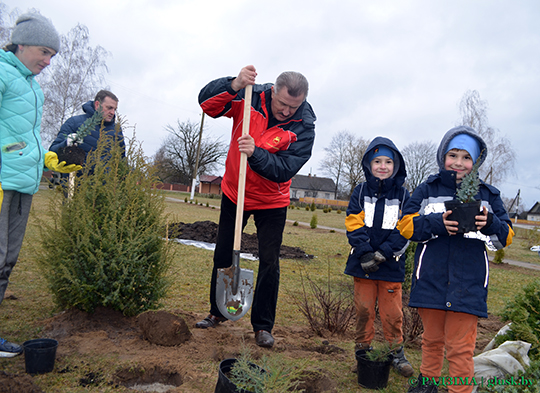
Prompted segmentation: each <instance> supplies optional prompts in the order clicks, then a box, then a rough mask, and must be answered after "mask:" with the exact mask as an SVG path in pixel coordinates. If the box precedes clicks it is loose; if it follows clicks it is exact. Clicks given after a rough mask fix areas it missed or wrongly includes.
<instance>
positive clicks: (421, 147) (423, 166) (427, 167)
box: [401, 141, 439, 192]
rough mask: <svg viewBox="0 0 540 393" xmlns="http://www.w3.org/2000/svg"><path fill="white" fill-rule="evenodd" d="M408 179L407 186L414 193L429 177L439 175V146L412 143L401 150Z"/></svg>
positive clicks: (425, 142) (430, 143) (426, 143)
mask: <svg viewBox="0 0 540 393" xmlns="http://www.w3.org/2000/svg"><path fill="white" fill-rule="evenodd" d="M401 154H402V156H403V160H404V161H405V167H406V168H407V179H406V180H405V186H406V187H407V189H408V190H409V191H410V192H413V191H414V190H415V188H416V187H418V186H419V185H420V183H422V182H424V181H425V180H426V179H427V178H428V176H429V175H431V174H433V173H437V172H438V170H439V167H438V165H437V145H436V144H435V143H434V142H432V141H424V142H411V143H409V144H408V145H407V146H405V147H404V148H403V150H401Z"/></svg>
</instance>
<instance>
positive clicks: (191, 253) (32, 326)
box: [0, 190, 540, 393]
mask: <svg viewBox="0 0 540 393" xmlns="http://www.w3.org/2000/svg"><path fill="white" fill-rule="evenodd" d="M51 192H52V191H50V190H40V191H39V192H38V193H37V194H36V195H35V197H34V202H33V207H32V214H31V218H30V223H29V225H28V229H27V233H26V237H25V241H24V245H23V248H22V250H21V254H20V259H19V262H18V264H17V266H16V267H15V269H14V271H13V274H12V276H11V283H10V286H9V288H8V291H9V292H10V293H12V294H13V295H14V296H15V297H16V298H17V299H16V300H7V299H6V300H5V301H4V302H3V304H2V306H1V312H0V326H1V331H0V336H1V337H6V338H9V339H10V340H13V341H15V342H19V343H22V342H23V341H25V340H28V339H30V338H35V337H39V336H40V332H41V330H42V329H43V326H44V324H45V320H46V319H47V318H50V317H52V316H53V315H55V314H56V313H58V312H61V311H62V310H58V309H57V308H56V307H55V305H54V303H53V298H52V295H51V294H50V292H49V290H48V289H47V284H46V282H45V280H44V279H43V277H41V273H40V271H39V270H38V268H37V267H36V264H35V261H34V260H33V254H34V252H35V251H34V250H35V247H39V237H38V228H36V226H35V221H34V217H35V215H39V214H41V212H43V211H44V210H45V209H46V207H47V202H48V195H50V193H51ZM165 195H166V196H167V197H168V199H167V213H168V214H169V222H178V221H182V222H185V223H192V222H195V221H203V220H210V221H214V222H217V221H218V216H219V210H218V209H217V208H212V206H214V207H215V206H219V204H220V203H219V202H220V201H219V199H213V198H205V197H201V196H197V197H196V199H197V203H189V202H188V203H185V202H184V200H185V197H186V196H187V198H188V200H189V194H185V193H175V192H165ZM201 204H202V206H201ZM207 204H208V207H207ZM314 213H316V214H317V216H318V224H319V225H320V226H327V227H332V228H337V229H345V226H344V220H345V214H344V212H342V213H341V214H338V213H337V212H336V211H335V210H334V211H332V212H330V213H323V212H322V211H321V210H317V211H316V212H311V211H306V210H305V209H290V210H289V211H288V219H289V220H292V221H298V222H307V223H309V222H310V220H311V217H312V215H313V214H314ZM246 231H247V232H250V233H252V232H254V231H255V227H254V225H253V223H252V220H250V223H249V224H248V227H247V228H246ZM520 232H521V231H519V230H518V238H517V239H516V240H515V241H514V244H513V245H512V246H511V248H510V249H509V250H508V251H507V254H506V257H507V258H510V259H516V260H525V259H526V258H525V256H527V255H528V254H527V251H528V249H527V248H526V247H525V246H524V245H523V243H524V242H525V233H524V232H522V233H521V237H519V236H520ZM283 243H284V244H285V245H288V246H293V247H300V248H302V249H303V250H304V251H306V253H308V254H312V255H315V258H314V259H311V260H302V261H297V260H282V261H281V285H280V297H279V302H278V311H277V321H276V326H281V327H284V328H288V327H294V326H297V325H307V321H306V320H305V319H304V317H303V316H302V315H301V313H300V311H299V309H298V307H297V306H296V304H295V301H294V300H295V298H296V297H297V296H299V293H300V290H301V286H300V280H301V275H302V277H305V276H306V275H309V277H310V278H311V279H312V280H314V281H315V282H318V283H321V284H325V285H330V286H331V287H332V288H336V289H338V288H339V289H341V290H345V291H351V288H352V278H351V277H349V276H345V275H344V274H343V270H344V267H345V263H346V260H347V255H348V252H349V246H348V243H347V238H346V236H345V235H344V234H343V233H340V232H332V231H330V230H326V229H320V228H318V229H311V228H309V227H306V226H294V225H292V223H288V224H287V225H286V228H285V231H284V241H283ZM175 251H176V253H175V258H174V263H173V266H172V268H171V270H170V272H169V275H170V277H171V279H172V282H173V284H172V286H171V288H170V290H169V293H168V295H167V297H166V298H165V299H163V307H162V309H164V310H184V311H186V312H196V313H201V312H205V311H206V310H207V309H208V300H207V298H208V286H209V272H210V270H211V266H212V252H211V251H207V250H202V249H198V248H195V247H191V246H184V245H180V244H178V245H177V246H175ZM529 253H530V254H533V256H535V257H536V258H538V255H537V254H536V253H531V252H530V251H529ZM532 259H534V258H532ZM531 262H535V261H532V260H531ZM242 265H243V266H242V267H246V268H249V269H253V270H255V272H256V270H257V263H256V262H250V261H244V260H242ZM538 279H540V271H536V270H527V269H523V268H513V267H507V268H504V269H502V268H495V269H492V271H491V276H490V291H489V297H488V308H489V310H490V313H492V314H499V313H500V312H501V311H502V309H503V308H504V304H505V302H506V301H508V300H509V299H512V298H513V297H514V295H515V294H516V293H517V292H518V291H519V290H520V288H521V287H523V286H524V285H525V284H527V283H529V282H532V281H534V280H538ZM313 340H314V341H322V340H324V339H323V338H320V337H319V338H317V337H315V338H313ZM332 343H333V344H335V345H336V346H338V347H341V348H343V349H345V350H346V351H347V352H349V353H352V352H353V347H354V343H353V342H352V340H351V339H344V338H340V337H336V336H334V337H332ZM270 356H272V352H270ZM407 356H408V357H409V360H410V361H411V363H413V366H414V367H415V370H417V371H418V368H419V365H420V360H421V356H420V351H419V350H417V349H412V348H409V349H408V350H407ZM350 359H351V357H349V358H348V360H344V361H338V360H332V361H328V362H322V363H321V364H320V365H319V366H320V367H323V368H325V369H327V370H329V371H330V372H331V374H332V376H333V378H335V380H337V382H338V391H339V392H349V391H350V392H355V391H358V385H357V383H356V380H355V374H352V373H351V372H350V369H351V367H352V366H353V364H352V362H351V361H350ZM82 360H83V361H85V362H87V363H96V364H103V365H104V367H109V368H114V367H115V364H114V363H108V362H109V360H108V359H106V358H100V357H98V358H96V357H94V356H92V355H88V357H87V358H86V359H82ZM18 361H19V360H14V359H0V368H1V369H3V370H4V371H6V372H8V373H10V372H15V371H16V370H18V368H17V367H19V366H16V364H17V363H16V362H18ZM291 361H292V362H294V361H296V360H294V359H293V360H291ZM215 366H216V363H212V364H205V365H201V367H210V368H211V367H215ZM70 378H71V379H73V380H76V378H77V374H73V373H71V374H70V375H69V376H68V375H65V376H64V375H63V374H59V373H56V372H55V373H51V374H46V375H42V376H38V377H35V382H36V383H37V384H38V385H39V386H40V387H41V388H42V389H43V390H44V391H46V392H49V391H51V392H52V391H56V390H51V389H53V387H54V386H62V384H64V385H65V386H66V390H61V391H66V392H71V391H81V392H82V391H89V392H102V391H103V392H105V391H107V392H108V391H116V390H115V388H113V387H88V388H85V389H84V390H76V389H75V388H69V386H72V385H71V384H72V383H75V382H72V381H71V379H70ZM404 381H405V380H404V379H403V378H402V377H399V376H398V375H397V374H396V373H394V372H391V379H390V384H389V387H388V388H387V389H385V390H384V392H391V393H394V392H395V393H398V392H402V391H403V384H404ZM119 389H120V390H118V391H128V390H125V389H124V388H119ZM0 390H1V389H0ZM179 391H182V390H179Z"/></svg>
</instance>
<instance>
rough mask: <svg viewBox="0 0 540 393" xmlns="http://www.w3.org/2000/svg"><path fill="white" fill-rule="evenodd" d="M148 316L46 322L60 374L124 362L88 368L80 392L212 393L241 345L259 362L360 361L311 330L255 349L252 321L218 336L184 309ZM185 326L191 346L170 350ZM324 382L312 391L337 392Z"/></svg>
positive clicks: (99, 315)
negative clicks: (97, 360)
mask: <svg viewBox="0 0 540 393" xmlns="http://www.w3.org/2000/svg"><path fill="white" fill-rule="evenodd" d="M145 314H146V315H147V316H146V317H144V318H141V317H139V318H137V317H125V316H123V315H122V314H121V313H120V312H117V311H113V310H110V309H106V308H98V309H97V310H96V311H95V313H94V314H87V313H84V312H81V311H79V310H69V311H66V312H63V313H61V314H59V315H57V316H55V317H54V318H51V319H50V320H48V321H47V323H46V327H45V330H44V334H45V335H46V336H47V337H51V338H55V339H57V340H58V341H59V342H60V344H59V346H58V351H57V361H56V367H55V370H56V372H59V373H70V372H74V371H75V370H74V369H73V367H72V366H67V365H66V364H67V363H68V362H67V359H68V358H73V357H77V356H80V357H81V358H87V357H88V356H97V357H111V358H117V359H118V361H117V362H116V363H117V367H118V368H117V369H116V370H114V372H112V374H111V371H113V370H107V369H103V368H101V367H100V366H97V365H96V366H92V365H90V364H85V363H81V365H80V366H79V368H81V367H86V368H87V369H88V370H87V371H86V374H85V375H86V376H87V378H83V379H84V381H83V380H81V381H80V383H79V384H80V386H92V384H93V385H95V386H114V387H116V388H119V389H120V388H121V387H123V386H124V387H133V386H134V385H135V384H136V383H138V384H140V383H143V382H144V383H146V384H156V383H158V384H166V381H169V384H171V385H169V386H168V390H163V391H167V392H212V391H213V389H214V388H215V385H216V382H217V367H216V366H215V362H219V361H221V360H224V359H226V358H234V357H237V356H238V355H239V354H240V348H241V346H242V343H244V344H245V345H247V346H249V347H250V350H251V353H252V355H253V357H254V358H255V359H259V358H260V357H261V356H262V354H263V353H266V352H268V351H275V352H279V353H282V354H283V355H284V356H286V357H289V358H297V359H305V358H310V359H312V360H313V362H314V364H317V362H318V361H322V360H332V359H334V360H338V361H343V360H346V359H349V358H350V361H351V364H352V362H354V355H353V354H352V353H348V352H350V351H346V350H345V349H342V348H340V347H339V346H338V345H339V344H338V342H337V341H333V340H328V341H325V342H324V344H323V345H322V346H321V344H317V343H316V341H314V340H313V337H314V335H313V333H312V332H311V331H310V330H309V329H308V328H307V327H300V326H295V327H293V328H287V329H285V328H281V327H276V328H275V330H274V332H273V334H274V337H275V340H276V343H275V345H274V347H273V348H272V349H262V348H259V347H257V346H256V345H255V340H254V333H253V332H252V331H251V325H250V322H249V320H248V319H246V320H240V321H237V322H231V321H227V322H225V323H222V324H220V325H219V326H218V327H216V328H213V329H196V328H194V326H195V323H196V322H197V321H199V320H201V319H202V318H204V316H205V315H202V314H194V313H186V312H183V311H181V310H178V311H174V312H172V313H168V312H163V311H161V312H156V313H150V314H148V313H145ZM145 314H143V315H145ZM179 320H182V321H185V323H186V327H187V329H188V331H189V333H188V334H186V330H185V329H184V328H183V327H182V328H181V329H180V330H181V331H182V334H183V335H184V337H188V339H187V340H186V341H185V342H183V343H182V344H178V345H174V346H171V345H169V344H170V343H171V342H173V341H174V340H175V339H176V336H177V333H178V329H174V328H172V329H171V328H170V325H171V323H175V322H176V324H177V325H182V323H180V322H179ZM171 321H172V322H171ZM149 325H152V327H153V335H154V336H157V337H159V340H161V341H162V342H166V343H167V345H166V346H165V345H157V344H155V343H153V342H151V341H150V340H148V339H146V338H145V337H146V335H145V333H144V330H145V329H148V327H149ZM157 330H160V331H159V332H157ZM340 340H352V337H340ZM154 341H155V340H154ZM323 347H324V348H323ZM79 372H80V370H79ZM315 372H316V370H315V369H314V370H313V373H315ZM310 375H311V374H310ZM90 377H92V378H90ZM310 378H311V379H310ZM310 378H306V381H304V384H308V385H309V384H310V381H314V382H313V384H315V383H317V381H318V380H317V379H314V378H313V377H310ZM324 378H325V380H326V382H325V384H324V386H327V387H328V390H320V387H319V388H318V389H319V390H311V391H317V392H336V390H335V389H336V388H335V386H336V384H335V383H332V381H327V380H328V376H325V377H324ZM171 381H174V384H173V382H171ZM319 382H320V381H319ZM175 384H176V385H175ZM304 386H306V385H304ZM314 388H315V387H314ZM147 391H153V390H147ZM154 391H158V390H154Z"/></svg>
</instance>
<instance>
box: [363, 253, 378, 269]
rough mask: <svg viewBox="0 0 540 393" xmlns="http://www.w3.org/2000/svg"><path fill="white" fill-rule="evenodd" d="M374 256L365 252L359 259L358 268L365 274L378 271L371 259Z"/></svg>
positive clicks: (375, 263)
mask: <svg viewBox="0 0 540 393" xmlns="http://www.w3.org/2000/svg"><path fill="white" fill-rule="evenodd" d="M374 257H375V254H374V253H372V252H367V253H365V254H364V255H362V256H361V257H360V258H359V261H360V266H362V269H363V270H364V271H365V272H366V273H373V272H376V271H377V270H379V266H377V262H375V260H374V259H373V258H374Z"/></svg>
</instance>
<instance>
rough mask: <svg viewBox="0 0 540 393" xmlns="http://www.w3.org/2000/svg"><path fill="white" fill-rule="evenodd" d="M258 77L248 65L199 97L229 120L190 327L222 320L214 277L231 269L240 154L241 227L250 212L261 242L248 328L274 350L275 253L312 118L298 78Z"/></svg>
mask: <svg viewBox="0 0 540 393" xmlns="http://www.w3.org/2000/svg"><path fill="white" fill-rule="evenodd" d="M256 76H257V72H256V70H255V67H254V66H252V65H249V66H246V67H244V68H242V70H240V73H239V74H238V76H237V77H225V78H220V79H216V80H214V81H212V82H210V83H209V84H208V85H206V86H205V87H204V88H203V89H202V90H201V92H200V94H199V103H200V105H201V107H202V109H203V111H204V112H205V113H206V114H208V115H209V116H212V117H214V118H217V117H221V116H226V117H230V118H232V119H233V131H232V137H231V142H230V147H229V152H228V154H227V161H226V163H225V174H224V176H223V181H222V183H221V187H222V190H223V198H222V201H221V212H220V218H219V228H218V236H217V242H216V249H215V252H214V268H213V270H212V281H211V285H210V314H209V315H208V316H207V317H206V318H205V319H204V320H202V321H201V322H198V323H197V324H196V327H198V328H203V329H204V328H210V327H215V326H216V325H218V324H219V323H221V322H224V321H225V320H226V318H225V317H224V316H223V315H222V314H221V313H220V311H219V309H218V307H217V305H216V277H217V269H218V268H226V267H229V266H231V264H232V255H233V240H234V226H235V217H236V205H237V196H238V177H239V176H238V175H239V166H240V155H241V153H245V154H246V155H247V157H248V159H247V162H248V168H247V170H246V191H245V204H244V216H243V217H244V220H243V227H245V225H246V223H247V220H248V218H249V216H250V215H253V217H254V220H255V226H256V227H257V238H258V240H259V271H258V274H257V283H256V288H255V292H254V299H253V308H252V310H251V324H252V326H253V331H254V332H255V341H256V343H257V345H259V346H261V347H268V348H269V347H272V346H273V345H274V338H273V337H272V333H271V332H272V329H273V327H274V322H275V316H276V305H277V299H278V288H279V251H280V248H281V242H282V238H283V229H284V228H285V220H286V218H287V207H288V206H289V203H290V194H289V189H290V185H291V179H292V177H293V176H294V175H295V174H296V173H297V172H298V171H299V170H300V169H301V168H302V166H303V165H304V164H305V163H306V162H307V161H308V160H309V158H310V157H311V150H312V147H313V142H314V140H315V125H314V122H315V120H316V118H315V113H314V112H313V109H312V108H311V105H310V104H309V103H308V102H307V101H306V97H307V94H308V87H309V86H308V81H307V80H306V78H305V77H304V76H303V75H302V74H300V73H298V72H292V71H291V72H284V73H282V74H281V75H279V76H278V78H277V80H276V83H275V85H273V84H271V83H267V84H264V85H258V84H255V77H256ZM247 85H253V96H252V101H251V120H250V127H249V135H245V136H242V121H243V108H244V93H245V90H244V88H245V87H246V86H247Z"/></svg>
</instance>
